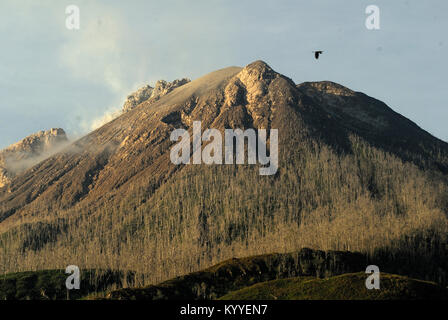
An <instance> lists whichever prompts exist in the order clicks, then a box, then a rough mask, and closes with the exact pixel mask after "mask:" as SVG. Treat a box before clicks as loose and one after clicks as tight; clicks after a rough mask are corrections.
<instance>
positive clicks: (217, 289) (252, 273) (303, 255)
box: [107, 249, 367, 300]
mask: <svg viewBox="0 0 448 320" xmlns="http://www.w3.org/2000/svg"><path fill="white" fill-rule="evenodd" d="M366 262H367V260H366V257H365V256H363V255H361V254H359V253H351V252H337V251H329V252H324V251H315V250H310V249H302V250H300V251H297V252H293V253H285V254H266V255H261V256H255V257H246V258H241V259H231V260H227V261H223V262H221V263H219V264H217V265H214V266H212V267H210V268H207V269H205V270H201V271H197V272H193V273H190V274H187V275H184V276H181V277H177V278H174V279H170V280H168V281H165V282H162V283H160V284H157V285H152V286H148V287H145V288H126V289H120V290H116V291H112V292H110V293H109V294H108V295H107V298H108V299H114V300H165V299H188V300H192V299H216V298H218V297H221V296H223V295H225V294H227V293H229V292H230V291H233V290H237V289H240V288H244V287H247V286H250V285H252V284H254V283H259V282H263V281H267V280H272V279H282V278H289V277H292V276H299V275H300V276H305V275H306V276H314V277H328V276H331V275H335V274H341V273H345V272H353V271H359V270H361V269H363V268H365V265H366Z"/></svg>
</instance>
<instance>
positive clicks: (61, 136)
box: [0, 128, 68, 188]
mask: <svg viewBox="0 0 448 320" xmlns="http://www.w3.org/2000/svg"><path fill="white" fill-rule="evenodd" d="M67 142H68V140H67V136H66V134H65V131H64V130H63V129H60V128H53V129H50V130H47V131H39V132H37V133H35V134H32V135H30V136H28V137H26V138H24V139H22V140H21V141H19V142H17V143H15V144H13V145H11V146H9V147H7V148H5V149H3V150H0V188H1V187H4V186H6V185H8V184H9V183H10V182H11V179H13V178H14V177H15V176H17V175H19V174H20V173H22V172H24V171H25V170H27V169H29V168H31V167H32V166H33V165H35V164H37V163H39V162H40V161H42V160H44V159H45V158H47V157H49V156H51V155H52V154H54V153H56V152H57V151H58V150H60V149H61V147H62V146H64V145H65V144H67Z"/></svg>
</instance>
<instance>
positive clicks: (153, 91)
mask: <svg viewBox="0 0 448 320" xmlns="http://www.w3.org/2000/svg"><path fill="white" fill-rule="evenodd" d="M190 81H191V80H190V79H187V78H183V79H177V80H174V81H172V82H167V81H165V80H159V81H157V82H156V85H155V87H154V88H153V87H151V86H150V85H145V86H143V87H141V88H140V89H138V90H137V91H135V92H134V93H132V94H130V95H129V96H128V97H127V99H126V101H125V103H124V105H123V112H128V111H130V110H132V109H134V108H135V107H136V106H138V105H139V104H140V103H142V102H145V101H148V100H152V101H157V100H159V99H160V97H162V96H164V95H166V94H168V93H170V92H171V91H173V90H174V89H176V88H177V87H180V86H182V85H184V84H186V83H188V82H190Z"/></svg>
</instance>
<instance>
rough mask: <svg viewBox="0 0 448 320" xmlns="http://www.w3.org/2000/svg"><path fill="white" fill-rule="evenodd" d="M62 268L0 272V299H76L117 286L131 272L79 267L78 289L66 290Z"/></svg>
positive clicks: (130, 275)
mask: <svg viewBox="0 0 448 320" xmlns="http://www.w3.org/2000/svg"><path fill="white" fill-rule="evenodd" d="M64 271H65V270H41V271H29V272H18V273H9V274H6V275H1V276H0V300H67V299H71V300H76V299H82V298H86V297H88V296H90V295H96V294H99V293H103V292H106V291H109V290H111V289H114V288H117V287H121V286H122V285H123V283H124V282H123V280H124V279H126V278H129V279H130V278H131V277H132V274H127V275H124V274H123V273H121V272H112V271H105V270H83V271H82V272H81V275H80V279H81V283H80V289H79V290H71V291H70V292H68V290H67V288H66V286H65V281H66V279H67V277H68V275H67V274H65V272H64Z"/></svg>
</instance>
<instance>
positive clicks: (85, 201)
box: [0, 61, 448, 283]
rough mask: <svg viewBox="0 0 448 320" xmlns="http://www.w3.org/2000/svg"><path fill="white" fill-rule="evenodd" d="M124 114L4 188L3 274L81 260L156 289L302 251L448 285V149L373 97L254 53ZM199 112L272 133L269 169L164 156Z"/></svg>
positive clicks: (220, 124) (212, 124) (0, 226)
mask: <svg viewBox="0 0 448 320" xmlns="http://www.w3.org/2000/svg"><path fill="white" fill-rule="evenodd" d="M126 111H127V112H124V113H123V114H122V115H121V116H119V117H118V118H116V119H114V120H113V121H111V122H109V123H107V124H105V125H104V126H102V127H101V128H99V129H97V130H95V131H93V132H91V133H90V134H88V135H86V136H85V137H83V138H81V139H79V140H77V141H75V142H73V143H72V144H70V145H69V146H68V147H66V148H64V149H63V150H62V151H60V152H59V153H57V154H55V155H53V156H51V157H49V158H47V159H45V160H44V161H42V162H40V163H38V164H37V165H35V166H33V167H32V168H30V169H28V170H26V171H24V172H21V173H20V174H18V175H17V176H15V177H14V178H13V179H12V180H11V182H10V183H9V185H8V188H1V189H0V232H1V233H0V244H1V245H0V265H1V266H3V271H4V272H13V271H23V270H29V269H30V268H32V269H49V268H61V267H64V268H65V266H66V265H68V264H77V265H79V266H80V267H81V266H82V267H89V268H108V269H126V270H133V271H136V272H137V273H140V274H141V275H142V279H143V280H142V281H143V283H154V282H157V281H162V280H166V279H168V278H169V277H173V276H178V275H182V274H186V273H188V272H192V271H196V270H199V269H200V268H204V267H208V266H210V265H212V264H214V263H217V262H219V261H223V260H225V259H228V258H232V257H235V256H247V255H252V254H266V253H272V252H287V251H294V250H298V249H300V248H303V247H311V248H315V249H321V250H348V251H360V252H363V253H366V254H369V255H372V256H375V255H378V256H381V257H384V256H395V257H400V259H401V260H399V262H397V268H406V263H403V262H407V261H414V263H416V262H415V261H420V262H418V263H421V264H422V265H423V266H424V268H423V269H418V268H413V269H412V270H414V272H421V273H422V274H423V273H425V275H424V277H426V278H430V279H433V280H435V281H442V282H443V281H445V280H444V279H446V276H447V274H448V273H447V272H448V266H447V262H446V261H448V259H442V257H444V256H445V255H446V254H447V253H448V252H446V251H445V250H446V249H444V248H446V247H445V244H446V243H447V242H446V234H447V231H448V219H447V209H448V197H447V194H448V193H447V187H448V184H447V174H448V144H447V143H445V142H444V141H441V140H439V139H437V138H435V137H433V136H432V135H431V134H429V133H428V132H426V131H424V130H423V129H421V128H419V127H418V126H417V125H416V124H415V123H413V122H412V121H410V120H409V119H407V118H405V117H403V116H402V115H400V114H398V113H397V112H395V111H393V110H392V109H391V108H389V107H388V106H387V105H386V104H384V103H383V102H381V101H378V100H376V99H374V98H372V97H369V96H367V95H365V94H363V93H360V92H355V91H352V90H350V89H349V88H346V87H344V86H342V85H339V84H337V83H333V82H330V81H322V82H304V83H300V84H296V83H294V82H293V81H292V80H291V79H290V78H288V77H286V76H284V75H281V74H279V73H277V72H275V71H274V70H273V69H272V68H271V67H270V66H269V65H267V64H266V63H265V62H263V61H255V62H253V63H251V64H249V65H247V66H246V67H244V68H240V67H229V68H225V69H221V70H218V71H215V72H212V73H210V74H207V75H205V76H203V77H201V78H199V79H196V80H193V81H191V82H187V81H185V83H182V85H181V86H179V87H176V88H174V89H173V90H172V91H170V92H168V93H167V94H165V95H163V96H161V97H160V98H159V99H149V100H146V101H144V102H142V103H140V104H138V105H135V106H134V105H133V106H132V108H127V110H126ZM194 121H201V123H202V128H204V129H217V130H220V131H224V130H225V129H241V130H246V129H254V130H255V131H257V130H260V129H266V130H272V129H277V130H278V153H279V163H278V171H277V172H276V174H275V175H272V176H260V175H259V174H258V171H259V167H258V165H249V164H247V163H246V164H232V165H227V164H223V165H214V164H211V165H207V164H201V165H194V164H191V165H176V164H173V163H172V162H171V161H170V150H171V148H172V146H173V144H174V142H173V141H171V140H170V135H171V133H172V132H173V130H176V129H184V130H186V131H188V132H189V133H190V136H193V135H192V131H193V122H194ZM267 145H268V144H267ZM416 258H418V259H416ZM69 261H70V262H69ZM397 261H398V260H397ZM413 267H415V264H414V265H413ZM409 270H411V269H409ZM409 270H406V272H407V271H409ZM415 270H419V271H415ZM394 271H396V270H394ZM409 272H411V271H409Z"/></svg>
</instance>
